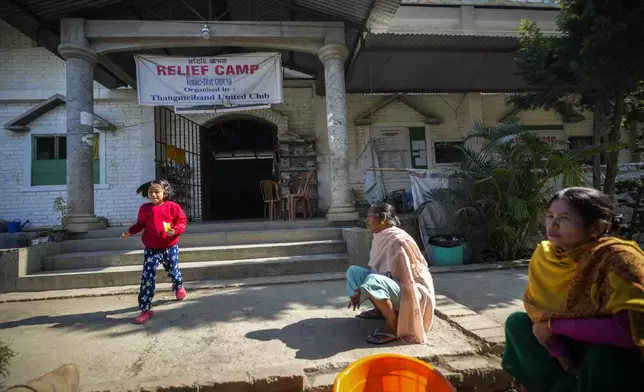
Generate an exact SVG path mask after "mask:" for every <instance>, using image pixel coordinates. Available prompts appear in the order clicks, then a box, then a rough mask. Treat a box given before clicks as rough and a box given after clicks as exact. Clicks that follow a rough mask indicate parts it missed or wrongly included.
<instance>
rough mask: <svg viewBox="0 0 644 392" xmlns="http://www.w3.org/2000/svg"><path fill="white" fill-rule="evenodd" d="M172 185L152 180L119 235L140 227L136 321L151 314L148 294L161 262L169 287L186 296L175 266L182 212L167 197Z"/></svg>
mask: <svg viewBox="0 0 644 392" xmlns="http://www.w3.org/2000/svg"><path fill="white" fill-rule="evenodd" d="M171 196H172V187H171V186H170V184H169V183H168V182H167V181H165V180H155V181H152V183H151V184H150V187H149V188H148V199H150V202H151V203H147V204H144V205H142V206H141V208H139V216H138V218H137V221H136V223H135V224H134V225H132V226H131V227H130V228H129V229H128V230H127V231H126V232H125V233H123V234H122V235H121V238H122V239H125V238H128V237H130V236H132V235H133V234H137V233H140V232H141V231H143V236H142V237H141V242H143V245H144V246H145V250H144V253H143V254H144V260H143V277H142V278H141V289H140V291H139V308H140V309H141V314H139V316H138V317H137V318H136V319H134V323H136V324H145V323H146V322H147V321H148V320H150V318H151V317H152V314H153V312H152V311H151V310H150V307H151V306H152V298H154V291H155V287H156V271H157V267H158V266H159V264H163V268H164V269H165V272H166V274H167V275H168V277H169V278H170V279H172V289H173V290H174V292H175V294H176V296H177V300H179V301H181V300H183V299H184V298H186V289H185V288H184V287H183V280H182V277H181V270H180V269H179V245H178V243H179V236H180V235H181V234H183V232H184V231H185V230H186V222H187V219H186V214H185V213H184V212H183V209H182V208H181V206H180V205H179V204H177V203H175V202H173V201H170V200H168V199H169V198H170V197H171Z"/></svg>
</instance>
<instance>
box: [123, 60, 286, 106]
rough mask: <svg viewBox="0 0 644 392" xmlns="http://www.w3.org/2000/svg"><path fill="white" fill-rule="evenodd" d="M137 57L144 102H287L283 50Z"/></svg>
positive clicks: (142, 100) (188, 104) (139, 91)
mask: <svg viewBox="0 0 644 392" xmlns="http://www.w3.org/2000/svg"><path fill="white" fill-rule="evenodd" d="M135 57H136V82H137V88H138V94H139V104H140V105H152V106H167V105H172V106H195V105H213V106H214V105H225V106H235V105H249V104H251V105H253V104H274V103H281V102H282V61H281V57H280V54H279V53H246V54H235V55H226V56H217V57H165V56H135Z"/></svg>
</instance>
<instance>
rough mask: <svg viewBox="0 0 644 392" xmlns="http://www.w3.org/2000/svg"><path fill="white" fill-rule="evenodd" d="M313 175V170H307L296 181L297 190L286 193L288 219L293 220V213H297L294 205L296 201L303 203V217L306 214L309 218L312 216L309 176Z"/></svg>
mask: <svg viewBox="0 0 644 392" xmlns="http://www.w3.org/2000/svg"><path fill="white" fill-rule="evenodd" d="M312 177H313V172H312V171H310V172H307V173H306V174H304V176H303V177H300V178H299V179H300V181H299V183H298V187H297V191H296V192H295V193H291V194H288V195H286V200H287V203H288V218H289V220H295V215H296V214H297V211H296V207H297V202H298V201H300V200H301V201H302V202H303V203H304V208H303V212H304V219H306V216H307V215H308V217H309V218H313V206H312V205H311V178H312Z"/></svg>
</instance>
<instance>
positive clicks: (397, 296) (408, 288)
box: [347, 203, 436, 344]
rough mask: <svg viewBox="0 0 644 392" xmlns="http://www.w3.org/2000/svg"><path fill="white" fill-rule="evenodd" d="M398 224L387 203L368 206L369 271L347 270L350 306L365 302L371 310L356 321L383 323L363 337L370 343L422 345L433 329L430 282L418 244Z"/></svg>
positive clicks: (431, 283)
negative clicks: (371, 319) (377, 321)
mask: <svg viewBox="0 0 644 392" xmlns="http://www.w3.org/2000/svg"><path fill="white" fill-rule="evenodd" d="M399 225H400V221H399V220H398V217H396V211H395V210H394V208H393V207H392V206H391V205H389V204H386V203H382V204H375V205H372V206H371V208H369V213H368V215H367V226H368V228H369V230H370V231H371V232H372V233H373V244H372V246H371V253H370V256H369V266H370V267H371V269H370V270H369V269H366V268H361V267H358V266H352V267H350V268H349V270H348V271H347V290H348V293H349V299H350V302H349V307H353V309H354V310H355V309H356V308H359V307H360V304H362V303H363V302H366V301H367V300H369V301H371V303H372V304H373V305H374V306H375V309H372V310H368V311H366V312H363V313H361V314H360V315H359V316H358V317H361V318H384V319H385V326H384V328H378V329H376V331H375V332H374V333H373V334H371V335H369V336H367V337H366V340H367V342H369V343H373V344H384V343H388V342H391V341H394V340H398V339H400V340H403V341H406V342H415V343H423V344H424V343H426V342H427V334H428V333H429V330H430V328H431V326H432V321H433V316H434V307H435V305H436V299H435V297H434V282H433V281H432V276H431V275H430V273H429V268H428V266H427V262H426V261H425V258H424V257H423V255H422V254H421V252H420V249H418V245H416V242H415V241H414V239H413V238H411V236H410V235H409V234H407V233H406V232H405V231H404V230H402V229H400V228H398V226H399Z"/></svg>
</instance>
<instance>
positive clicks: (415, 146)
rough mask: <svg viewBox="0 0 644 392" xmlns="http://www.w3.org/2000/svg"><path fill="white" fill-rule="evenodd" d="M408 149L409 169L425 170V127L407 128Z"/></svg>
mask: <svg viewBox="0 0 644 392" xmlns="http://www.w3.org/2000/svg"><path fill="white" fill-rule="evenodd" d="M409 148H410V151H411V167H412V168H414V169H427V166H428V165H427V141H426V140H425V127H413V128H409Z"/></svg>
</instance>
